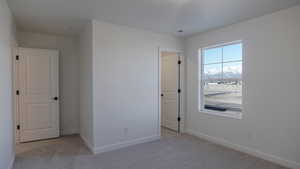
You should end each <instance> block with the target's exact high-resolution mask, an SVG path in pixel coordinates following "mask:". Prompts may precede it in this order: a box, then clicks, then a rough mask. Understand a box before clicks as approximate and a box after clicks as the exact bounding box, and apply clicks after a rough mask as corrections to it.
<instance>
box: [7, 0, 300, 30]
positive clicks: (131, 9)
mask: <svg viewBox="0 0 300 169" xmlns="http://www.w3.org/2000/svg"><path fill="white" fill-rule="evenodd" d="M8 4H9V6H10V8H11V10H12V12H13V14H14V16H15V17H16V21H17V25H18V27H19V29H21V30H24V31H35V32H46V33H55V34H77V33H79V32H80V30H81V28H82V25H83V24H84V23H85V22H86V21H87V20H89V19H96V20H101V21H106V22H111V23H115V24H121V25H127V26H130V27H135V28H141V29H145V30H150V31H154V32H163V33H173V34H175V35H182V36H184V35H190V34H193V33H196V32H202V31H206V30H209V29H214V28H217V27H221V26H225V25H229V24H233V23H236V22H239V21H242V20H246V19H250V18H253V17H257V16H261V15H264V14H267V13H271V12H274V11H277V10H280V9H283V8H288V7H291V6H294V5H296V4H300V0H8ZM179 29H183V30H184V32H183V33H177V30H179Z"/></svg>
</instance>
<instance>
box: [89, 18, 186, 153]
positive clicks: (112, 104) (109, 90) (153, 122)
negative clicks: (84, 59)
mask: <svg viewBox="0 0 300 169" xmlns="http://www.w3.org/2000/svg"><path fill="white" fill-rule="evenodd" d="M93 29H94V30H93V33H94V35H93V37H94V40H93V41H94V58H93V85H94V86H93V90H94V91H93V94H94V97H93V98H94V99H93V108H94V114H93V115H94V117H93V120H94V140H95V142H94V146H95V149H96V152H103V151H108V150H111V149H115V148H119V147H123V146H126V145H130V144H134V143H140V142H143V141H149V140H151V139H155V138H158V136H159V130H160V129H159V125H160V124H159V121H158V119H159V116H158V97H159V95H158V48H159V47H162V48H170V49H177V50H181V49H182V48H183V45H182V43H181V40H180V39H178V38H175V37H173V36H169V35H164V34H156V33H152V32H147V31H143V30H137V29H133V28H128V27H125V26H118V25H113V24H109V23H104V22H98V21H94V22H93Z"/></svg>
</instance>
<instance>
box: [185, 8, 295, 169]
mask: <svg viewBox="0 0 300 169" xmlns="http://www.w3.org/2000/svg"><path fill="white" fill-rule="evenodd" d="M299 18H300V6H296V7H293V8H290V9H287V10H283V11H279V12H276V13H273V14H271V15H266V16H263V17H260V18H256V19H252V20H249V21H246V22H242V23H239V24H235V25H232V26H229V27H225V28H222V29H218V30H214V31H210V32H206V33H200V34H198V35H195V36H192V37H190V38H188V39H187V40H186V44H185V45H186V48H185V50H186V55H187V57H188V58H187V62H188V63H187V83H188V85H187V89H188V94H187V112H188V114H187V130H188V131H189V132H191V133H193V134H196V135H200V136H205V137H206V138H210V139H213V140H215V141H219V142H222V143H225V144H227V145H232V146H233V147H234V146H235V147H240V148H241V149H243V150H245V151H248V152H251V153H253V154H256V155H260V156H261V157H264V158H267V159H270V160H275V161H277V162H279V163H282V164H285V165H288V166H292V167H294V168H300V165H299V164H300V123H299V119H300V109H299V97H300V89H299V86H300V78H299V75H300V66H299V64H300V51H299V49H300V19H299ZM235 40H242V41H243V44H244V73H243V78H244V79H243V80H244V83H243V84H244V89H243V119H242V120H235V119H230V118H224V117H217V116H214V115H207V114H203V113H200V112H198V96H197V93H198V92H197V91H198V86H197V85H198V49H199V48H200V47H206V46H210V45H214V44H218V43H224V42H231V41H235ZM247 148H248V149H247ZM254 150H257V151H256V152H255V151H254Z"/></svg>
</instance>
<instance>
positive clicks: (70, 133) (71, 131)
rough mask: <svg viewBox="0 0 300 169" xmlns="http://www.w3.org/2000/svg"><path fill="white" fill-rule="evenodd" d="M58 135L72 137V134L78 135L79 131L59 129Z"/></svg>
mask: <svg viewBox="0 0 300 169" xmlns="http://www.w3.org/2000/svg"><path fill="white" fill-rule="evenodd" d="M60 134H61V135H62V136H66V135H72V134H79V129H62V128H61V130H60Z"/></svg>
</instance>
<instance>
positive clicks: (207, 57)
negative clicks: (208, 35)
mask: <svg viewBox="0 0 300 169" xmlns="http://www.w3.org/2000/svg"><path fill="white" fill-rule="evenodd" d="M203 61H204V64H210V63H220V62H222V48H212V49H207V50H205V51H204V58H203Z"/></svg>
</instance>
